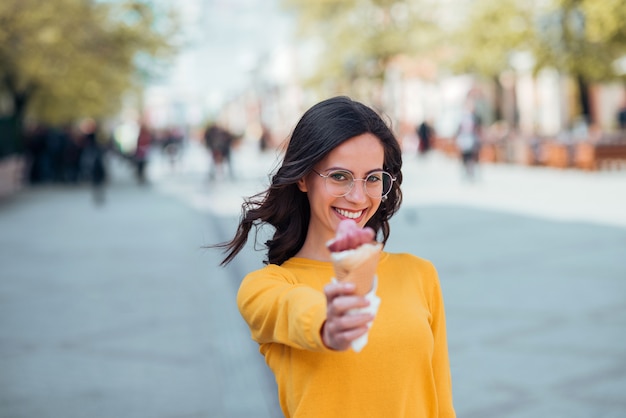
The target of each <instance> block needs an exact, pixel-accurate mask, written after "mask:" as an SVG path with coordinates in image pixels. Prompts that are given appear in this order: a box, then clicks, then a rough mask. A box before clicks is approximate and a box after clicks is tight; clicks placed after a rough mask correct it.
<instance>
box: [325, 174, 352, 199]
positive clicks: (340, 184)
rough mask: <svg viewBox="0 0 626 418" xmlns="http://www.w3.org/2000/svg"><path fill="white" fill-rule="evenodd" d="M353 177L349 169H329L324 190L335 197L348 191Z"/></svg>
mask: <svg viewBox="0 0 626 418" xmlns="http://www.w3.org/2000/svg"><path fill="white" fill-rule="evenodd" d="M353 184H354V177H353V176H352V174H351V173H350V172H349V171H331V172H330V173H328V176H327V177H326V190H327V191H328V193H330V194H331V195H333V196H335V197H341V196H345V195H346V194H348V193H350V189H352V185H353Z"/></svg>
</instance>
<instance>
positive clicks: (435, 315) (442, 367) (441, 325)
mask: <svg viewBox="0 0 626 418" xmlns="http://www.w3.org/2000/svg"><path fill="white" fill-rule="evenodd" d="M430 267H431V269H432V270H431V274H432V279H433V281H432V290H431V292H432V293H431V297H430V309H431V315H432V317H431V318H432V320H431V324H430V326H431V329H432V333H433V338H434V352H433V358H432V368H433V374H434V377H435V385H436V390H437V400H438V405H439V417H442V418H454V417H456V413H455V411H454V407H453V403H452V377H451V375H450V359H449V356H448V341H447V335H446V318H445V309H444V303H443V295H442V292H441V285H440V283H439V276H438V274H437V270H436V269H435V267H434V266H433V265H432V264H431V265H430Z"/></svg>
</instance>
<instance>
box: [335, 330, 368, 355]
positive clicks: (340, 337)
mask: <svg viewBox="0 0 626 418" xmlns="http://www.w3.org/2000/svg"><path fill="white" fill-rule="evenodd" d="M367 331H368V328H367V327H360V328H353V329H350V330H347V331H343V332H339V333H335V334H334V335H332V337H331V338H330V339H329V341H328V342H329V344H328V345H329V347H331V348H333V349H335V350H341V351H343V350H347V349H348V348H350V344H352V341H354V340H356V339H357V338H359V337H361V336H362V335H365V333H367Z"/></svg>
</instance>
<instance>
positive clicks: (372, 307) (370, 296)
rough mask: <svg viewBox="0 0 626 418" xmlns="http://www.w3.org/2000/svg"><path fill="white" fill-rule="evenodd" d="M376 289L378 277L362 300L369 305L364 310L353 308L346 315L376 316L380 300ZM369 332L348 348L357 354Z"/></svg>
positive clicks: (368, 325)
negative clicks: (368, 314)
mask: <svg viewBox="0 0 626 418" xmlns="http://www.w3.org/2000/svg"><path fill="white" fill-rule="evenodd" d="M333 282H334V283H338V280H337V279H335V278H334V277H333ZM377 287H378V277H377V276H374V282H373V284H372V290H370V291H369V292H368V293H367V294H366V295H365V296H364V298H365V299H367V300H368V301H369V303H370V304H369V305H368V306H366V307H364V308H355V309H351V310H349V311H348V315H352V314H360V313H370V314H372V315H374V316H375V315H376V314H377V313H378V307H379V306H380V298H379V297H378V296H376V288H377ZM372 323H373V321H370V322H368V323H367V328H371V327H372ZM368 335H369V330H368V332H366V333H365V334H363V335H361V336H360V337H359V338H357V339H356V340H354V341H352V343H351V344H350V346H351V347H352V350H354V352H356V353H359V352H361V350H363V348H364V347H365V346H366V345H367V340H368Z"/></svg>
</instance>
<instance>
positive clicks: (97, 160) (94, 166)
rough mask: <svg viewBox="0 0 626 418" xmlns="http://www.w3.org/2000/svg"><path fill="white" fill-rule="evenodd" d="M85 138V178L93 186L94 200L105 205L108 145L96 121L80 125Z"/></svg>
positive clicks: (83, 163) (83, 162)
mask: <svg viewBox="0 0 626 418" xmlns="http://www.w3.org/2000/svg"><path fill="white" fill-rule="evenodd" d="M80 132H81V134H82V136H83V141H82V142H83V144H84V147H83V152H82V156H81V160H82V164H81V165H82V167H83V172H84V175H85V177H86V178H87V179H88V180H89V182H90V183H91V186H92V191H93V199H94V202H95V203H96V204H102V203H104V185H105V182H106V179H107V172H106V165H105V153H106V148H107V146H106V144H105V142H104V141H103V139H102V137H101V134H100V132H99V131H98V125H97V123H96V121H95V120H93V119H91V118H88V119H85V120H84V121H82V123H81V124H80Z"/></svg>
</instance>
